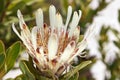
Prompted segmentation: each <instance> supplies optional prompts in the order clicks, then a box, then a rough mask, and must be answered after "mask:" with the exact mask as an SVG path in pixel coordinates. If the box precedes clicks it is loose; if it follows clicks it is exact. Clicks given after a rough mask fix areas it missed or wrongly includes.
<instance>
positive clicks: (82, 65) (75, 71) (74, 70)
mask: <svg viewBox="0 0 120 80" xmlns="http://www.w3.org/2000/svg"><path fill="white" fill-rule="evenodd" d="M90 63H91V61H84V62H82V63H81V64H79V65H78V66H76V67H75V68H74V69H72V70H71V71H69V72H68V73H66V74H65V75H63V76H62V77H61V79H62V80H69V79H70V78H71V77H72V76H73V75H75V74H76V73H77V72H78V71H79V70H81V69H82V68H84V67H86V66H87V65H88V64H90Z"/></svg>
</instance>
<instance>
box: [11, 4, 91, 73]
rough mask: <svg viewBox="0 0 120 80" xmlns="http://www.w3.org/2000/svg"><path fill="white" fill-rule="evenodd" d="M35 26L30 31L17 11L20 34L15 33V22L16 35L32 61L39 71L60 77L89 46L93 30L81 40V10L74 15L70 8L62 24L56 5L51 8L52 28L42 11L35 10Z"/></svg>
mask: <svg viewBox="0 0 120 80" xmlns="http://www.w3.org/2000/svg"><path fill="white" fill-rule="evenodd" d="M35 15H36V24H37V25H36V26H34V27H33V28H32V30H31V31H30V30H29V29H28V27H27V25H26V24H25V22H24V20H23V16H22V14H21V12H20V10H18V12H17V16H18V18H19V25H20V29H21V31H20V33H19V32H18V31H17V30H16V28H15V26H14V23H13V24H12V28H13V30H14V32H15V33H16V34H17V36H18V37H19V38H20V39H21V40H22V41H23V43H24V45H25V46H26V48H27V49H28V53H29V55H30V56H31V57H32V58H33V61H34V63H35V65H36V67H37V68H38V69H39V70H40V71H44V70H46V69H48V70H51V71H52V72H53V73H54V74H56V75H60V74H62V73H63V72H64V70H65V69H66V68H67V67H68V66H69V64H70V62H71V61H72V60H73V59H74V58H75V57H76V56H77V55H79V54H80V53H81V52H82V51H83V50H84V49H85V48H86V46H87V38H88V36H89V35H90V31H91V28H90V29H88V31H87V32H86V35H85V37H84V38H83V40H82V41H81V42H78V41H79V34H80V27H79V26H78V23H79V20H80V18H81V11H80V10H79V11H78V13H77V12H76V11H75V12H74V13H73V17H72V20H71V22H70V19H71V15H72V8H71V6H69V7H68V13H67V20H66V23H65V24H63V20H62V16H61V15H60V14H59V13H56V9H55V7H54V6H53V5H51V6H50V7H49V19H50V25H49V26H48V25H47V24H45V23H44V19H43V11H42V9H38V10H37V11H36V14H35Z"/></svg>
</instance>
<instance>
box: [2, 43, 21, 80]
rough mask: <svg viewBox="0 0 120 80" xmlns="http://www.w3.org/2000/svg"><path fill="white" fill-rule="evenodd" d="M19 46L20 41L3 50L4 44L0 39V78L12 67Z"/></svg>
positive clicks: (18, 51)
mask: <svg viewBox="0 0 120 80" xmlns="http://www.w3.org/2000/svg"><path fill="white" fill-rule="evenodd" d="M20 48H21V45H20V42H15V43H14V44H13V45H12V46H10V47H9V48H8V49H7V50H6V51H5V46H4V44H3V42H2V41H0V79H1V78H2V77H3V76H4V75H5V74H6V73H7V72H9V71H10V70H11V69H12V68H13V67H14V64H15V62H16V59H17V57H18V55H19V53H20Z"/></svg>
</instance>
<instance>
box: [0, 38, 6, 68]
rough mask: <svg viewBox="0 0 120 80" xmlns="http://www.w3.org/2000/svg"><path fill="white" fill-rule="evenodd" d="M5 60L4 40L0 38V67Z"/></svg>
mask: <svg viewBox="0 0 120 80" xmlns="http://www.w3.org/2000/svg"><path fill="white" fill-rule="evenodd" d="M4 62H5V47H4V44H3V42H2V41H1V40H0V69H1V67H2V66H3V64H4Z"/></svg>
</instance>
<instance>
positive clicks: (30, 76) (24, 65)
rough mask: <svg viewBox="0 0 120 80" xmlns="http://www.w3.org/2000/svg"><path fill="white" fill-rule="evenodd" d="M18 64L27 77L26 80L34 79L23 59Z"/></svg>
mask: <svg viewBox="0 0 120 80" xmlns="http://www.w3.org/2000/svg"><path fill="white" fill-rule="evenodd" d="M19 66H20V69H21V70H22V72H23V74H24V75H25V76H26V77H27V78H28V80H35V77H34V75H33V74H32V73H31V72H30V70H29V68H28V67H27V65H26V63H25V61H21V62H20V65H19Z"/></svg>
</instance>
